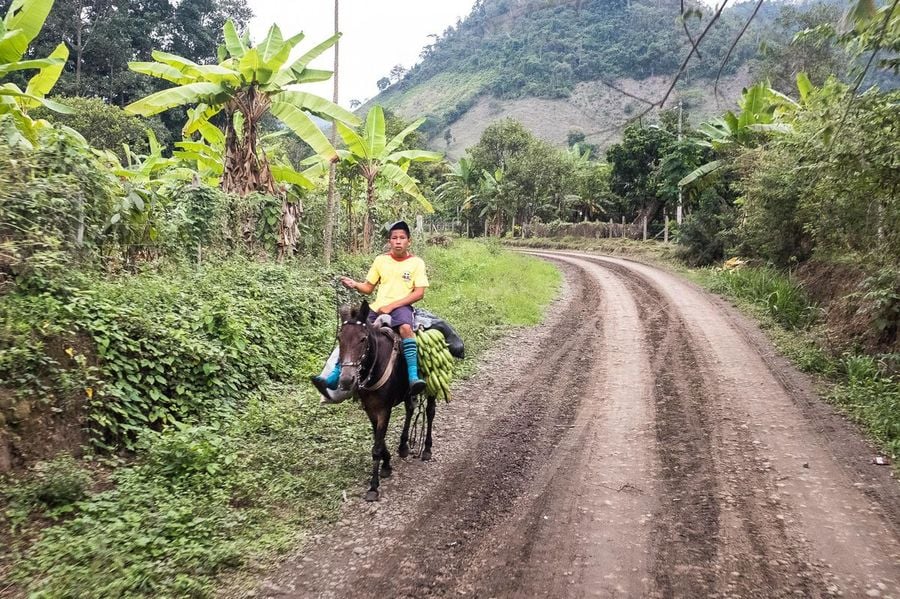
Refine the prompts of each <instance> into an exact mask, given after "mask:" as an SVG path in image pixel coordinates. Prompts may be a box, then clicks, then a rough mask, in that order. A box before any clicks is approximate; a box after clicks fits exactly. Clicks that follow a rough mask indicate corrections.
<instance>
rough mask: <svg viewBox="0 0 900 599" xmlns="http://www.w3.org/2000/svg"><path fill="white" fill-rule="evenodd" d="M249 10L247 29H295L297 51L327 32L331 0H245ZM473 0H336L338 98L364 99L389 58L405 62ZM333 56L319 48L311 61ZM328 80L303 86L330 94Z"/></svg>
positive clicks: (344, 101)
mask: <svg viewBox="0 0 900 599" xmlns="http://www.w3.org/2000/svg"><path fill="white" fill-rule="evenodd" d="M247 4H248V5H249V6H250V8H251V9H252V10H253V13H254V15H255V17H254V19H253V20H252V21H251V22H250V35H251V36H252V38H253V40H254V41H257V42H258V41H259V40H261V39H262V38H263V37H264V36H265V34H266V32H267V31H268V29H269V27H270V26H271V25H272V23H277V24H278V27H279V28H281V31H282V33H283V34H284V36H285V37H288V36H290V35H294V34H295V33H297V32H299V31H303V32H304V33H305V34H306V38H305V39H304V40H303V42H301V44H300V46H299V52H298V55H299V54H300V53H302V52H305V51H306V50H308V49H310V48H312V47H313V46H315V45H317V44H319V43H320V42H322V41H324V40H325V39H327V38H328V37H330V36H331V34H332V32H333V31H334V0H294V1H292V2H285V1H284V0H247ZM473 4H474V1H473V0H340V12H341V14H340V29H341V32H342V33H343V34H344V35H343V37H341V44H340V78H339V85H340V90H339V96H340V104H341V105H342V106H347V105H348V104H349V102H350V100H351V99H357V100H366V99H368V98H371V97H372V96H374V95H375V94H376V93H377V92H378V87H377V86H376V85H375V82H376V81H378V80H379V79H381V78H382V77H384V76H386V75H387V74H388V71H390V70H391V67H393V66H394V65H395V64H402V65H403V66H404V67H406V68H409V67H411V66H412V65H414V64H415V63H416V62H418V60H419V52H421V51H422V48H423V47H425V46H426V45H428V44H429V43H431V41H432V40H430V39H429V38H428V34H431V33H434V34H440V33H442V32H443V31H444V30H445V29H446V28H447V27H449V26H451V25H454V24H456V19H457V18H465V17H466V16H467V15H468V14H469V12H470V11H471V10H472V5H473ZM333 61H334V56H333V54H332V53H330V52H328V53H326V54H323V55H322V57H320V58H319V59H318V60H317V61H316V62H314V63H313V65H312V66H314V67H316V68H322V69H329V70H330V69H331V68H332V66H333ZM332 85H333V84H332V82H331V81H328V82H326V83H320V84H316V85H315V86H313V85H310V86H309V87H308V88H307V90H308V91H311V92H313V93H317V94H319V95H321V96H325V97H327V98H329V99H330V98H331V93H332Z"/></svg>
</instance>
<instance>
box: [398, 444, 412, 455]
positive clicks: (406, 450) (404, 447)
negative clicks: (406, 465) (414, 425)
mask: <svg viewBox="0 0 900 599" xmlns="http://www.w3.org/2000/svg"><path fill="white" fill-rule="evenodd" d="M397 455H399V456H400V457H401V458H408V457H409V446H408V445H401V446H400V449H398V450H397Z"/></svg>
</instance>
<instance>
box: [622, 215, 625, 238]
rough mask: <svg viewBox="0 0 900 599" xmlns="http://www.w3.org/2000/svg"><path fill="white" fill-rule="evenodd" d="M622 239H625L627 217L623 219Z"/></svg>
mask: <svg viewBox="0 0 900 599" xmlns="http://www.w3.org/2000/svg"><path fill="white" fill-rule="evenodd" d="M622 239H625V217H624V216H623V217H622Z"/></svg>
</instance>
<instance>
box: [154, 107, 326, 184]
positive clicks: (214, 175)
mask: <svg viewBox="0 0 900 599" xmlns="http://www.w3.org/2000/svg"><path fill="white" fill-rule="evenodd" d="M188 115H189V122H190V123H191V125H190V127H189V130H191V131H194V132H196V133H197V134H198V135H199V137H198V138H197V139H191V138H187V139H184V140H182V141H179V142H175V147H176V150H174V151H173V152H172V157H173V158H176V159H178V160H179V161H180V162H181V163H185V164H188V165H189V166H190V167H191V168H192V169H194V170H195V171H196V172H197V174H198V176H199V177H200V179H202V180H203V181H204V182H205V183H206V184H207V185H213V186H216V185H219V184H220V183H221V180H222V174H223V171H224V160H223V157H224V156H225V134H224V133H222V130H221V129H219V128H218V127H216V126H215V125H213V124H212V123H210V122H209V120H207V119H206V118H204V117H203V115H202V114H199V113H198V112H197V111H195V110H189V111H188ZM287 133H289V132H288V131H287V130H286V129H282V130H281V131H276V132H274V133H267V134H265V135H262V136H260V137H259V140H258V143H259V145H260V148H262V149H263V153H264V154H265V155H266V156H267V159H268V160H269V161H270V164H269V170H270V171H271V173H272V177H273V178H274V179H275V181H276V182H278V183H281V184H282V185H286V186H290V185H296V186H298V187H301V188H303V189H313V188H314V187H315V185H314V183H313V182H312V181H311V180H310V179H309V178H308V177H307V176H306V175H304V174H303V173H299V172H297V171H296V170H295V169H294V167H293V166H292V165H291V164H290V161H289V160H287V159H285V158H282V157H280V155H279V154H280V152H279V151H278V148H279V146H278V142H277V140H278V139H279V138H280V137H283V136H284V135H285V134H287Z"/></svg>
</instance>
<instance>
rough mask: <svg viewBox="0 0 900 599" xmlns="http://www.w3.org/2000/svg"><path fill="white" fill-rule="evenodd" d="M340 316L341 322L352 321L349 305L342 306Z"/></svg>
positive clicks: (339, 311)
mask: <svg viewBox="0 0 900 599" xmlns="http://www.w3.org/2000/svg"><path fill="white" fill-rule="evenodd" d="M338 314H340V317H341V322H347V321H348V320H350V306H349V305H348V304H344V305H342V306H341V308H340V310H338Z"/></svg>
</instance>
